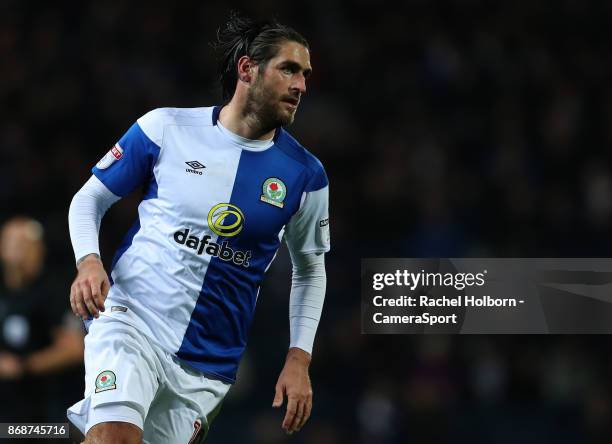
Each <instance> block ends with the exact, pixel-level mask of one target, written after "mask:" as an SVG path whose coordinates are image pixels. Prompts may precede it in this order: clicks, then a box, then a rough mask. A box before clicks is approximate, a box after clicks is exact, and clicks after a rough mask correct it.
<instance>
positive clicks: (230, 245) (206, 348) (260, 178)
mask: <svg viewBox="0 0 612 444" xmlns="http://www.w3.org/2000/svg"><path fill="white" fill-rule="evenodd" d="M219 111H220V108H218V107H214V108H213V107H210V108H192V109H178V108H160V109H156V110H154V111H151V112H149V113H148V114H146V115H144V116H143V117H141V118H140V119H138V121H137V123H135V124H134V125H133V126H132V127H131V128H130V129H129V130H128V131H127V133H126V134H125V135H124V136H123V137H122V138H121V139H120V140H119V142H118V143H117V144H116V145H115V147H113V149H112V150H111V151H110V152H109V153H108V154H107V155H106V156H105V157H104V158H103V159H102V160H101V161H100V162H99V163H98V164H97V165H96V166H95V167H94V168H93V173H94V174H95V176H96V177H97V178H98V179H99V180H100V181H101V182H102V183H103V184H104V185H105V186H106V187H107V188H108V189H109V190H110V191H112V192H113V193H114V194H116V195H117V196H125V195H127V194H128V193H130V192H131V191H133V190H134V189H136V188H137V187H139V186H141V185H143V184H144V185H145V193H144V197H143V200H142V202H141V203H140V205H139V206H138V221H137V222H136V224H135V225H134V226H133V227H132V228H131V229H130V231H129V232H128V234H127V236H126V237H125V239H124V241H123V243H122V245H121V246H120V248H119V250H118V251H117V253H116V255H115V257H114V260H113V269H112V272H111V279H112V282H113V286H112V287H111V290H110V292H109V295H108V299H107V302H106V304H105V305H106V307H107V310H106V314H108V315H110V316H115V317H117V318H120V319H122V320H124V321H125V322H128V323H130V324H132V325H134V326H135V327H137V328H138V329H139V330H140V331H142V332H143V333H144V334H146V335H148V336H149V337H151V338H152V339H154V340H155V341H157V342H158V343H159V344H160V345H161V346H162V347H163V348H165V349H166V350H168V351H170V352H172V353H175V354H176V356H177V357H178V358H180V359H182V360H183V361H185V362H187V363H188V364H190V365H192V366H193V367H195V368H197V369H199V370H201V371H202V372H204V373H207V374H209V375H213V376H216V377H218V378H220V379H222V380H224V381H227V382H233V381H234V380H235V376H236V371H237V368H238V363H239V361H240V357H241V356H242V353H243V351H244V349H245V346H246V342H247V335H248V331H249V327H250V325H251V321H252V318H253V314H254V311H255V304H256V301H257V295H258V292H259V288H260V285H261V283H262V279H263V276H264V273H265V272H266V270H267V269H268V267H269V266H270V263H271V262H272V260H273V259H274V256H275V255H276V252H277V250H278V248H279V245H280V241H281V239H282V238H283V234H284V236H285V239H286V242H287V244H288V247H289V248H290V249H291V250H292V251H295V252H302V253H321V252H326V251H329V225H328V181H327V176H326V174H325V171H324V169H323V166H322V165H321V163H320V162H319V160H318V159H316V158H315V157H314V156H313V155H312V154H310V153H309V152H308V151H307V150H306V149H305V148H304V147H302V146H301V145H300V144H299V143H298V142H297V141H296V140H295V139H294V138H293V137H291V136H290V135H289V134H288V133H287V132H286V131H285V130H283V129H282V128H279V129H278V130H277V131H276V133H275V136H274V138H273V139H272V140H271V141H252V140H247V139H244V138H241V137H240V136H238V135H236V134H233V133H231V132H230V131H228V130H227V129H225V128H223V127H222V126H221V124H220V123H219V122H218V116H219ZM112 306H119V307H121V306H123V307H126V308H127V311H122V309H118V310H116V311H113V310H112V309H111V310H109V309H108V307H112Z"/></svg>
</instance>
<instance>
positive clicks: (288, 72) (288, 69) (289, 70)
mask: <svg viewBox="0 0 612 444" xmlns="http://www.w3.org/2000/svg"><path fill="white" fill-rule="evenodd" d="M282 71H283V74H287V75H291V74H293V71H292V70H291V68H283V69H282Z"/></svg>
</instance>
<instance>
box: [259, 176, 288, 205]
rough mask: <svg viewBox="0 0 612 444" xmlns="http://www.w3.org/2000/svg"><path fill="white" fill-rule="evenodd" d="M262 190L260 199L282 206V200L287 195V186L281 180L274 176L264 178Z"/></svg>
mask: <svg viewBox="0 0 612 444" xmlns="http://www.w3.org/2000/svg"><path fill="white" fill-rule="evenodd" d="M262 192H263V194H262V195H261V197H260V199H261V201H263V202H265V203H269V204H270V205H274V206H275V207H278V208H283V206H284V205H285V204H284V203H283V201H284V200H285V197H286V196H287V187H286V186H285V184H284V183H283V181H282V180H280V179H278V178H276V177H270V178H269V179H266V181H265V182H264V183H263V186H262Z"/></svg>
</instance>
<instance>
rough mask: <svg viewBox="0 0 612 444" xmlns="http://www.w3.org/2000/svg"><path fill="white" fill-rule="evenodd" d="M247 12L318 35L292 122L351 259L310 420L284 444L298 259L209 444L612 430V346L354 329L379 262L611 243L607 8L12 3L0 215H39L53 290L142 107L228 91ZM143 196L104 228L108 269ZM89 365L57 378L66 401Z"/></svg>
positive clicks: (281, 261) (535, 436)
mask: <svg viewBox="0 0 612 444" xmlns="http://www.w3.org/2000/svg"><path fill="white" fill-rule="evenodd" d="M230 8H237V9H240V10H241V11H243V12H244V13H246V14H250V15H253V16H255V17H266V16H270V15H274V16H276V17H277V18H278V19H279V20H281V21H282V22H285V23H287V24H290V25H292V26H293V27H295V28H296V29H297V30H299V31H300V32H302V33H303V34H304V35H305V36H306V38H307V39H309V41H310V44H311V47H312V65H313V68H314V74H313V77H312V80H311V81H310V83H309V85H308V92H307V94H306V96H305V98H304V100H303V102H302V105H301V107H300V110H299V112H298V116H297V119H296V123H295V124H294V126H293V127H291V128H290V129H289V130H290V131H291V132H292V133H293V134H294V135H296V136H297V138H298V139H299V140H300V141H302V143H303V144H304V145H305V146H307V147H308V148H309V149H310V150H311V151H312V152H313V153H314V154H315V155H317V156H318V157H319V158H320V159H321V160H322V161H323V163H324V165H325V166H326V169H327V172H328V175H329V177H330V182H331V187H330V189H331V205H332V207H331V229H332V252H331V253H330V254H329V255H328V260H327V264H328V291H327V299H326V305H325V309H324V315H323V318H322V321H321V324H320V327H319V333H318V339H317V341H316V348H315V356H314V360H313V364H312V370H311V376H312V378H313V381H314V393H315V396H314V399H315V404H314V411H313V416H312V418H311V420H310V422H309V423H308V425H307V426H306V427H305V428H304V430H303V431H302V432H300V433H298V434H297V435H295V436H291V437H287V436H284V435H283V433H282V431H281V429H280V423H281V419H282V414H281V412H279V411H276V410H273V409H272V408H271V407H270V406H271V403H272V398H273V388H274V384H275V382H276V378H277V376H278V372H279V371H280V369H281V366H282V363H283V358H284V354H285V351H286V346H287V344H288V321H287V303H288V290H289V275H290V267H289V262H288V258H287V256H286V254H282V255H281V256H280V257H279V258H277V260H276V262H275V263H274V266H273V268H272V269H271V271H270V273H269V275H268V278H267V281H266V284H265V287H264V289H263V290H262V292H261V297H260V299H259V304H258V309H257V311H258V313H257V315H256V317H255V322H254V325H253V328H252V335H251V340H250V344H249V348H248V352H247V354H246V356H245V358H244V360H243V363H242V365H241V370H240V375H239V382H238V384H237V385H236V386H235V387H234V389H233V390H232V392H231V394H230V396H229V397H228V399H227V400H226V402H225V405H224V407H223V410H222V412H221V414H220V415H219V417H218V418H217V420H216V422H215V423H214V425H213V427H212V430H211V433H210V435H209V440H208V442H210V443H244V444H251V443H253V444H255V443H256V444H277V443H289V442H292V443H296V444H297V443H300V444H301V443H317V444H338V443H368V444H370V443H372V444H395V443H413V442H414V443H417V442H418V443H421V444H423V443H451V442H452V443H474V444H476V443H538V444H539V443H553V442H554V443H592V444H595V443H608V442H610V440H611V439H612V422H611V409H612V404H611V402H612V398H611V394H612V392H611V384H610V375H611V370H612V359H611V353H610V340H609V338H608V337H607V336H587V335H582V336H528V335H524V336H363V335H361V334H360V322H359V318H360V294H359V288H360V285H359V270H360V258H362V257H394V256H398V257H427V256H431V257H437V256H440V257H470V256H472V257H557V256H559V257H581V256H586V257H597V256H601V257H610V256H612V253H611V252H612V230H611V229H610V220H611V217H612V175H611V170H610V161H611V157H612V150H611V149H610V148H611V145H612V100H611V99H612V82H610V80H611V79H612V52H611V46H610V45H609V40H608V39H609V34H610V23H612V3H610V2H605V1H579V0H562V1H556V2H539V1H531V2H511V1H503V2H490V1H484V0H448V1H438V0H436V1H431V0H420V1H406V2H400V3H396V2H394V3H393V4H391V3H389V4H388V5H387V3H386V2H384V1H383V2H376V3H373V2H370V1H363V0H360V1H350V2H349V1H339V0H325V1H324V0H312V1H309V2H300V3H299V4H293V3H292V2H272V1H268V0H265V1H260V2H257V3H255V2H246V1H242V2H235V3H232V4H226V3H218V2H217V3H213V2H195V1H177V2H163V3H161V2H148V3H146V4H144V3H143V4H136V3H132V2H121V3H120V2H110V1H101V2H98V1H96V2H80V3H76V2H61V1H60V2H48V3H42V2H27V1H23V2H22V1H16V0H4V1H2V2H1V3H0V66H1V71H0V103H1V104H2V105H1V107H0V154H1V159H2V160H1V161H0V218H1V220H6V219H8V218H9V217H11V216H13V215H15V214H25V215H29V216H33V217H35V218H37V219H38V220H40V221H41V222H42V223H43V225H44V226H45V228H46V240H47V247H48V254H47V267H46V273H47V275H49V276H53V277H55V278H56V280H57V281H58V282H59V284H57V285H56V286H55V287H54V292H55V296H57V299H58V301H59V302H57V303H59V304H64V305H65V306H66V309H68V289H69V285H70V283H71V280H72V278H73V274H74V260H73V255H72V250H71V247H70V242H69V237H68V229H67V211H68V205H69V203H70V200H71V198H72V196H73V194H74V193H75V192H76V191H77V190H78V189H79V188H80V186H81V185H82V184H83V183H84V182H85V180H86V179H87V178H88V177H89V175H90V172H89V170H90V168H91V166H93V165H94V164H95V163H96V162H97V160H98V159H99V158H100V157H102V155H103V154H104V153H105V152H106V151H107V150H108V149H109V148H110V147H111V146H112V145H113V143H115V141H116V140H117V139H118V138H119V137H120V136H121V135H122V134H123V132H124V131H125V130H126V129H127V128H128V127H129V126H130V125H131V123H132V122H133V121H134V120H135V119H136V118H138V117H139V116H140V115H142V114H144V113H145V112H146V111H148V110H150V109H153V108H156V107H161V106H177V107H193V106H205V105H212V104H216V103H218V102H219V99H220V90H219V88H218V86H217V84H216V82H215V80H216V74H215V62H214V57H213V54H212V51H211V50H210V48H209V46H208V42H209V41H211V40H212V39H213V38H214V35H215V31H216V29H217V28H218V27H219V26H220V25H222V23H223V22H224V19H225V18H226V17H227V14H228V11H229V9H230ZM138 201H139V196H138V195H137V194H136V195H134V196H131V197H130V198H127V199H124V200H123V201H121V202H120V203H118V204H117V205H115V206H114V207H113V208H112V209H111V211H110V213H108V215H107V216H106V218H105V220H104V223H103V228H102V233H101V245H102V252H103V255H104V259H105V262H106V264H107V265H108V264H109V263H110V259H111V257H112V254H113V253H114V249H115V247H116V246H117V245H118V243H119V241H120V239H121V238H122V236H123V234H124V233H125V231H126V230H127V228H128V227H129V226H130V225H131V224H132V221H133V219H134V218H135V215H136V210H135V207H136V204H137V203H138ZM1 297H2V295H0V298H1ZM41 303H45V300H41ZM81 371H82V369H79V368H77V369H71V370H70V371H69V372H68V373H60V374H57V375H53V379H54V381H55V382H53V385H54V386H55V385H57V387H58V388H61V391H62V393H63V394H64V396H63V397H64V398H67V397H69V396H66V394H67V393H68V394H70V396H76V397H78V396H79V395H80V392H81V390H82V385H83V382H82V377H81ZM75 393H76V394H75ZM58 399H59V398H58V397H57V396H56V397H51V398H49V399H47V400H44V402H46V403H48V404H49V406H50V407H49V412H55V413H52V414H51V413H50V414H51V416H50V417H49V418H52V419H53V418H56V417H54V416H53V414H55V415H57V414H58V413H57V412H61V410H62V409H63V408H64V406H63V405H59V404H61V403H60V402H59V401H58ZM20 401H22V400H15V399H10V398H6V397H5V396H4V395H3V394H2V393H0V402H2V403H6V404H10V403H12V402H20ZM62 402H63V401H62ZM0 422H2V418H0Z"/></svg>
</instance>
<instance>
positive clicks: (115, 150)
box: [96, 143, 123, 170]
mask: <svg viewBox="0 0 612 444" xmlns="http://www.w3.org/2000/svg"><path fill="white" fill-rule="evenodd" d="M122 157H123V148H121V147H120V146H119V144H118V143H116V144H115V146H113V147H112V148H111V149H110V150H109V151H108V153H106V154H105V155H104V157H103V158H102V159H100V161H99V162H98V163H97V164H96V167H97V168H98V169H100V170H105V169H106V168H108V167H109V166H111V165H112V164H113V163H115V162H116V161H117V160H120V159H121V158H122Z"/></svg>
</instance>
